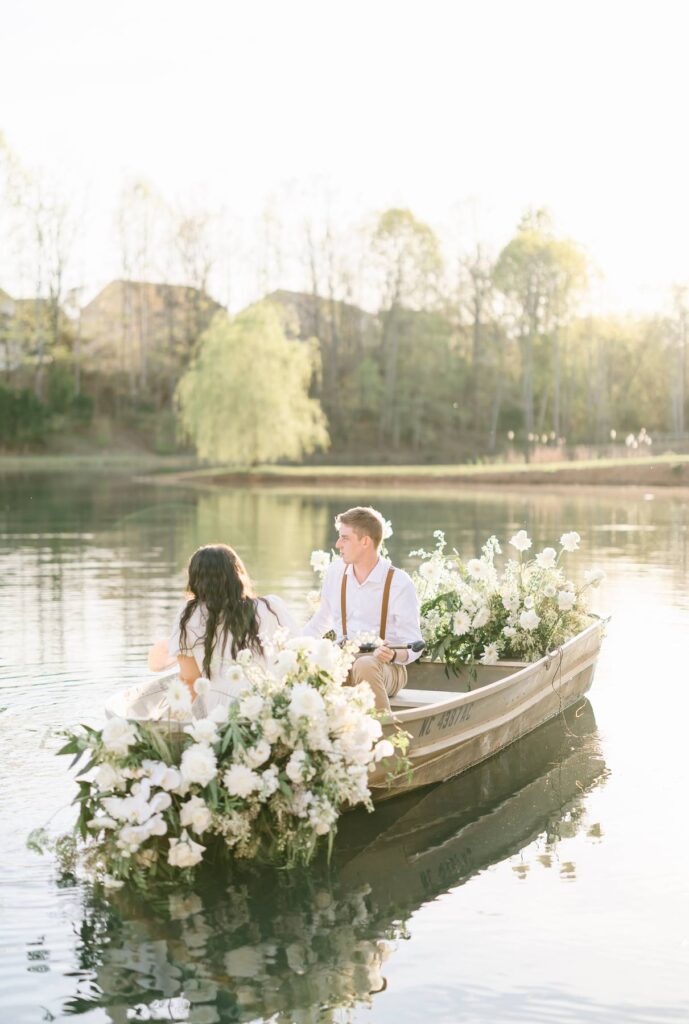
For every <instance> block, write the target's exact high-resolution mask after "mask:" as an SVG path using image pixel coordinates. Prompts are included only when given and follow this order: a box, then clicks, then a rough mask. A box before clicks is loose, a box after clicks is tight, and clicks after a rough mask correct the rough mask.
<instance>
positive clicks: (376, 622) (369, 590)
mask: <svg viewBox="0 0 689 1024" xmlns="http://www.w3.org/2000/svg"><path fill="white" fill-rule="evenodd" d="M390 564H391V563H390V562H389V561H388V559H387V558H379V559H378V561H377V562H376V564H375V565H374V567H373V569H372V570H371V572H370V573H369V574H368V576H367V577H366V579H365V580H364V582H363V583H359V581H358V580H357V578H356V576H355V575H354V567H353V566H351V565H347V566H346V565H345V564H344V562H343V561H342V559H341V558H335V559H334V560H333V561H332V562H331V563H330V565H329V566H328V570H327V572H326V574H325V578H324V580H323V588H322V590H321V603H320V606H319V608H318V611H317V612H316V614H315V615H314V616H313V617H312V618H311V619H309V621H308V622H307V624H306V626H305V627H304V629H303V630H302V633H303V634H305V635H306V636H318V637H321V636H323V634H324V633H327V632H328V631H329V630H331V629H333V630H334V631H335V634H336V635H337V639H338V640H342V639H343V635H342V610H341V594H342V576H343V573H346V574H347V636H348V637H349V638H350V639H352V638H354V637H356V636H357V635H359V634H360V633H374V634H375V635H376V636H378V634H379V631H380V613H381V610H382V606H383V589H384V587H385V580H386V577H387V574H388V569H389V568H390ZM421 639H422V637H421V627H420V625H419V599H418V597H417V596H416V590H415V589H414V584H413V583H412V581H411V578H410V577H409V575H408V574H407V573H406V572H404V570H403V569H395V572H394V575H393V577H392V584H391V586H390V601H389V605H388V619H387V627H386V630H385V642H386V643H387V644H408V643H413V642H415V641H417V640H421ZM407 653H408V656H409V657H408V662H407V664H408V663H409V662H412V661H416V659H417V658H418V657H420V655H419V654H416V653H414V652H413V651H408V652H407Z"/></svg>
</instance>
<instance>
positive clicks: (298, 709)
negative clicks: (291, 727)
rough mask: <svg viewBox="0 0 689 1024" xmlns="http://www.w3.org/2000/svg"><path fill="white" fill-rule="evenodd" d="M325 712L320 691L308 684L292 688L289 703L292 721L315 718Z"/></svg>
mask: <svg viewBox="0 0 689 1024" xmlns="http://www.w3.org/2000/svg"><path fill="white" fill-rule="evenodd" d="M324 712H325V703H324V701H323V698H322V697H321V695H320V693H319V692H318V690H316V689H314V687H313V686H309V684H308V683H296V684H295V685H294V686H293V687H292V695H291V697H290V702H289V716H290V718H291V719H292V721H296V720H297V719H299V718H302V717H305V718H315V717H318V716H320V715H322V714H323V713H324Z"/></svg>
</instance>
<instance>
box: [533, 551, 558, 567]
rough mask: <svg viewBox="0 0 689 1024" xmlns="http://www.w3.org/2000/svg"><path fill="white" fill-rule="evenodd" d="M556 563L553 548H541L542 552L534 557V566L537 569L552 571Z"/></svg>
mask: <svg viewBox="0 0 689 1024" xmlns="http://www.w3.org/2000/svg"><path fill="white" fill-rule="evenodd" d="M556 561H557V551H556V550H555V548H543V550H542V551H541V552H540V553H539V554H538V555H536V565H537V566H538V568H539V569H552V567H553V566H554V565H555V562H556Z"/></svg>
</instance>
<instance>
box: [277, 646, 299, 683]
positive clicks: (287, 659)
mask: <svg viewBox="0 0 689 1024" xmlns="http://www.w3.org/2000/svg"><path fill="white" fill-rule="evenodd" d="M298 667H299V663H298V661H297V652H296V651H290V650H284V651H280V653H279V654H278V656H277V658H276V659H275V665H274V670H275V674H276V675H277V676H278V677H279V678H280V679H284V678H285V676H287V675H289V674H290V672H296V670H297V668H298Z"/></svg>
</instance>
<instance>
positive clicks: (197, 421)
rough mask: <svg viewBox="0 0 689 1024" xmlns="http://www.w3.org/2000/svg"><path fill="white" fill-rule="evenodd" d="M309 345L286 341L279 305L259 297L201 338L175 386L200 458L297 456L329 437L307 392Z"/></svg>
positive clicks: (219, 319) (235, 461) (220, 318)
mask: <svg viewBox="0 0 689 1024" xmlns="http://www.w3.org/2000/svg"><path fill="white" fill-rule="evenodd" d="M313 371H314V353H313V348H312V346H311V345H309V344H307V343H304V342H300V341H290V340H288V338H287V336H286V334H285V331H284V328H283V324H282V321H281V317H280V313H279V310H278V309H277V308H276V307H274V306H272V305H271V304H270V303H267V302H262V303H258V304H257V305H255V306H251V307H250V308H249V309H247V310H245V311H244V312H243V313H241V314H240V315H239V316H238V317H236V319H234V320H230V319H229V317H228V316H227V315H225V314H222V313H219V314H218V315H217V316H216V317H215V318H214V320H213V322H212V323H211V326H210V327H209V329H208V330H207V331H206V332H205V333H204V334H203V335H202V336H201V338H200V340H199V347H198V351H197V353H196V356H195V358H194V360H193V362H192V364H191V366H190V367H189V369H188V371H187V372H186V373H185V375H184V376H183V378H182V380H181V381H180V383H179V386H178V388H177V400H178V403H179V409H180V417H181V422H182V425H183V427H184V429H185V430H186V431H187V433H188V434H189V436H190V437H191V438H192V440H193V442H194V445H195V447H196V450H197V452H198V454H199V455H200V456H201V458H202V459H206V460H209V461H213V462H224V463H229V464H232V465H238V466H252V465H255V464H256V463H259V462H275V461H277V460H278V459H281V458H287V459H293V460H299V459H300V458H301V457H302V456H303V455H305V454H309V453H310V452H312V451H314V450H315V449H316V448H319V447H320V448H323V447H325V446H326V445H327V443H328V434H327V430H326V426H325V419H324V416H323V413H322V410H321V407H320V404H319V403H318V401H317V400H315V399H313V398H310V397H309V384H310V381H311V377H312V375H313Z"/></svg>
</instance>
